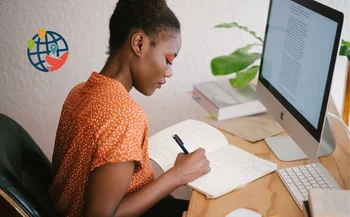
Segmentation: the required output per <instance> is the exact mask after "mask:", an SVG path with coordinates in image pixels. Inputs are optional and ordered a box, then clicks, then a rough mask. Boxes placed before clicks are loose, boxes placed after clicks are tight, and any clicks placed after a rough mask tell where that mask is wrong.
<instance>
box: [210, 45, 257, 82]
mask: <svg viewBox="0 0 350 217" xmlns="http://www.w3.org/2000/svg"><path fill="white" fill-rule="evenodd" d="M254 45H255V44H249V45H247V46H245V47H242V48H239V49H237V50H236V51H235V52H233V53H232V54H231V55H227V56H220V57H216V58H214V59H213V60H212V61H211V63H210V66H211V71H212V73H213V75H215V76H217V75H228V74H231V73H235V72H239V71H241V70H243V69H245V68H247V67H248V66H250V65H251V64H253V63H254V62H255V61H256V60H257V59H259V58H260V57H261V54H260V53H249V52H248V51H249V49H250V48H251V47H252V46H254Z"/></svg>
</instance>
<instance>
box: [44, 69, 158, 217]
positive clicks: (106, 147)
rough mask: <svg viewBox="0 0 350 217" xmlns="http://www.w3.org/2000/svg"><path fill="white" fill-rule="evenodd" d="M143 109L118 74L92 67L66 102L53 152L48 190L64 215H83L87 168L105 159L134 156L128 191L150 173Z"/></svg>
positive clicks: (146, 179) (148, 179) (121, 159)
mask: <svg viewBox="0 0 350 217" xmlns="http://www.w3.org/2000/svg"><path fill="white" fill-rule="evenodd" d="M147 131H148V124H147V118H146V114H145V112H144V111H143V109H142V108H141V107H140V106H139V105H138V104H137V103H136V102H135V101H134V100H133V99H132V98H131V96H130V94H129V92H128V91H127V90H126V89H125V88H124V86H123V85H122V84H121V83H120V82H119V81H117V80H115V79H112V78H109V77H106V76H104V75H101V74H99V73H96V72H93V73H92V75H91V76H90V78H89V79H88V80H87V81H86V82H84V83H81V84H78V85H77V86H75V87H74V88H73V89H72V90H71V92H70V93H69V95H68V97H67V99H66V101H65V102H64V105H63V108H62V112H61V117H60V121H59V124H58V129H57V134H56V140H55V148H54V153H53V158H52V169H53V175H54V179H53V183H52V185H51V186H50V189H49V196H50V198H51V200H52V203H53V205H54V208H55V210H56V211H57V212H58V213H60V214H62V215H64V216H74V217H75V216H77V217H79V216H82V215H83V213H82V212H83V206H84V200H83V198H84V192H85V188H86V186H87V181H88V177H89V173H90V172H91V171H93V170H94V169H95V168H97V167H99V166H102V165H104V164H107V163H114V162H125V161H136V162H137V164H136V165H137V166H136V168H135V171H134V174H133V176H132V179H131V182H130V184H129V187H128V190H127V192H126V194H130V193H132V192H135V191H137V190H138V189H140V188H142V187H143V186H145V185H146V184H148V183H150V182H151V181H152V180H153V178H154V174H153V170H152V167H151V163H150V160H149V156H148V143H147Z"/></svg>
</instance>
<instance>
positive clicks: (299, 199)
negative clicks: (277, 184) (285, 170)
mask: <svg viewBox="0 0 350 217" xmlns="http://www.w3.org/2000/svg"><path fill="white" fill-rule="evenodd" d="M288 187H289V189H290V190H291V191H292V192H293V193H294V196H295V198H296V199H297V201H298V202H299V203H300V201H303V200H304V196H303V195H302V194H301V193H300V192H299V190H298V188H297V187H296V186H295V185H293V184H292V185H288Z"/></svg>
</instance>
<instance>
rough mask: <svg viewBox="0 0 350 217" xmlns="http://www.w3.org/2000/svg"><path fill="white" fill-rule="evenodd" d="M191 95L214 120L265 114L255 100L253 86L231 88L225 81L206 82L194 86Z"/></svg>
mask: <svg viewBox="0 0 350 217" xmlns="http://www.w3.org/2000/svg"><path fill="white" fill-rule="evenodd" d="M192 95H193V99H195V101H197V102H198V103H199V104H200V105H201V106H202V107H203V108H204V109H205V110H206V111H207V112H208V113H209V114H210V115H211V116H214V118H216V120H225V119H230V118H236V117H244V116H249V115H255V114H260V113H264V112H266V108H265V107H264V106H263V104H262V103H261V102H260V101H259V100H258V99H257V98H256V86H255V85H253V84H249V85H246V86H244V87H241V88H233V87H232V86H231V84H230V83H229V81H228V80H226V79H225V80H217V81H208V82H204V83H199V84H194V85H193V94H192Z"/></svg>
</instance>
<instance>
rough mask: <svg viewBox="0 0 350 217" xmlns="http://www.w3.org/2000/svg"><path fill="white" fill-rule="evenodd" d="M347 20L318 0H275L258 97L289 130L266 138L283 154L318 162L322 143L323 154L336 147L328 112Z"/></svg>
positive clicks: (284, 156)
mask: <svg viewBox="0 0 350 217" xmlns="http://www.w3.org/2000/svg"><path fill="white" fill-rule="evenodd" d="M342 26H343V14H342V13H341V12H339V11H336V10H334V9H331V8H329V7H327V6H325V5H322V4H320V3H318V2H316V1H312V0H270V7H269V13H268V18H267V25H266V30H265V40H264V46H263V53H262V58H261V65H260V71H259V79H258V85H257V97H258V99H259V100H260V101H261V102H262V103H263V105H264V106H265V107H266V109H267V112H268V113H270V114H271V115H272V116H273V117H274V118H275V119H276V120H277V121H278V123H279V124H280V125H281V126H282V127H283V128H284V129H285V131H286V132H287V133H288V135H289V136H290V137H271V138H266V140H265V141H266V142H267V144H268V145H269V146H270V148H271V149H272V151H273V152H274V153H275V154H276V156H277V157H278V158H279V159H280V160H285V161H289V160H298V159H303V158H310V159H311V161H312V162H316V161H317V157H318V156H319V155H318V151H319V146H320V144H321V149H324V150H323V152H324V153H323V155H326V154H330V153H332V152H333V150H334V148H335V142H334V138H333V135H332V133H331V128H330V125H329V123H328V122H327V121H326V118H325V117H326V110H327V103H328V98H329V93H330V88H331V83H332V76H333V70H334V65H335V60H336V57H337V54H338V48H339V39H340V33H341V29H342ZM325 122H326V124H325ZM324 126H325V127H324ZM323 131H324V133H323ZM290 138H291V139H290ZM322 147H323V148H322ZM300 150H302V151H300ZM297 152H301V153H297ZM304 153H305V154H306V155H305V154H304ZM303 154H304V156H305V157H303V156H302V155H303Z"/></svg>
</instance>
